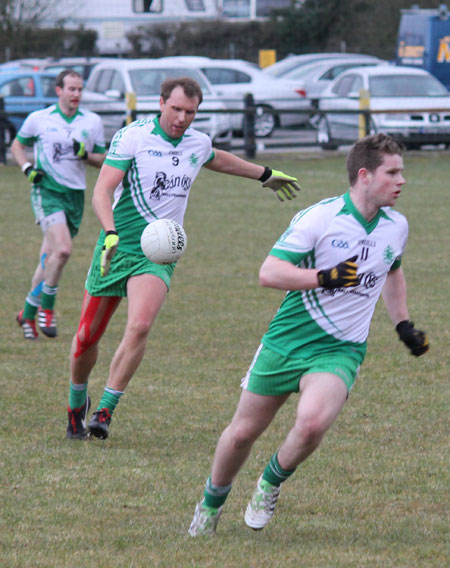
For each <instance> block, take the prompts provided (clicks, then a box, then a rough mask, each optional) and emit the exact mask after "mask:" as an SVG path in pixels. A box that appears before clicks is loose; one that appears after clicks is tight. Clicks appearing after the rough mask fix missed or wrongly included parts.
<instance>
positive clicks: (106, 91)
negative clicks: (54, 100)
mask: <svg viewBox="0 0 450 568" xmlns="http://www.w3.org/2000/svg"><path fill="white" fill-rule="evenodd" d="M187 76H188V77H192V78H193V79H195V80H196V81H197V82H198V83H199V85H200V86H201V88H202V91H203V102H202V104H201V105H200V109H199V111H198V113H197V115H196V117H195V119H194V122H193V127H194V128H196V129H197V130H199V131H200V132H204V133H205V134H208V135H209V137H210V138H211V140H212V142H213V144H214V145H215V146H216V147H222V148H229V146H230V144H231V137H232V130H231V121H230V117H229V115H228V114H226V113H225V112H223V113H222V112H221V111H225V110H226V109H225V105H224V104H223V102H222V101H221V100H220V99H219V98H218V97H217V95H216V94H215V92H214V90H213V88H212V87H211V85H210V84H209V82H208V80H207V79H206V78H205V77H204V76H203V75H202V73H201V72H200V71H197V70H196V69H192V68H187V67H186V66H183V65H180V64H176V63H171V62H167V61H165V62H164V61H162V60H158V59H116V60H109V61H107V62H104V63H99V64H97V65H96V66H95V67H94V69H93V70H92V72H91V74H90V76H89V79H88V81H87V83H86V87H85V89H84V90H83V96H82V105H83V106H84V107H86V108H89V109H90V110H92V111H94V112H98V113H99V114H100V116H101V118H102V121H103V126H104V130H105V138H106V141H107V142H110V141H111V139H112V137H113V136H114V134H115V132H116V131H117V130H119V129H120V128H122V126H124V125H125V124H126V122H127V115H128V116H129V115H130V111H129V110H128V109H129V108H130V105H127V101H131V100H132V99H133V98H134V97H135V103H136V104H135V106H136V109H135V115H134V116H135V118H136V119H140V118H148V117H150V116H152V115H153V116H154V115H156V114H157V113H158V112H159V99H160V87H161V83H162V82H163V81H164V80H165V79H167V78H169V77H187ZM209 111H211V112H209Z"/></svg>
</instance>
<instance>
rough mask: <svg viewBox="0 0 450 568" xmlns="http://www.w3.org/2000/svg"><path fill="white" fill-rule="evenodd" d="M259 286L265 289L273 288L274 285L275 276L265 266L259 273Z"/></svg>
mask: <svg viewBox="0 0 450 568" xmlns="http://www.w3.org/2000/svg"><path fill="white" fill-rule="evenodd" d="M259 284H260V285H261V286H262V287H263V288H272V287H273V285H274V282H273V276H272V274H271V271H270V270H267V268H266V267H265V266H264V265H263V266H262V267H261V270H260V271H259Z"/></svg>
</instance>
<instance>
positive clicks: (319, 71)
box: [283, 56, 387, 108]
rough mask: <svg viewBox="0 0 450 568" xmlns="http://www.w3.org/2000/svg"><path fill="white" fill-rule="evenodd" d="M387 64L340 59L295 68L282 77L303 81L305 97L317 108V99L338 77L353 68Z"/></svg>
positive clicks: (372, 59)
mask: <svg viewBox="0 0 450 568" xmlns="http://www.w3.org/2000/svg"><path fill="white" fill-rule="evenodd" d="M383 63H387V62H386V61H384V60H383V59H378V57H371V56H363V57H359V56H355V57H345V58H344V57H340V58H336V57H335V58H333V59H322V60H320V61H313V62H312V63H308V64H306V65H302V66H300V67H296V68H295V69H293V70H292V71H289V72H288V73H286V74H285V75H283V77H284V78H285V79H290V80H293V81H296V80H298V81H303V83H304V89H305V93H306V97H307V98H308V99H309V100H310V101H311V108H317V104H318V99H319V97H320V95H321V94H322V93H323V91H324V90H325V89H326V88H327V87H328V85H329V84H330V83H331V82H332V81H334V79H336V77H337V76H338V75H340V74H341V73H343V72H344V71H347V70H348V69H352V68H353V67H365V66H370V65H371V66H373V65H380V64H383Z"/></svg>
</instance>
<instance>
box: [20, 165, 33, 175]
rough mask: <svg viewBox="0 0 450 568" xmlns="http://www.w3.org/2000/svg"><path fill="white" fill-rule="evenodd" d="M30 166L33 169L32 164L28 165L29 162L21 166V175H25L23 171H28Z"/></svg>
mask: <svg viewBox="0 0 450 568" xmlns="http://www.w3.org/2000/svg"><path fill="white" fill-rule="evenodd" d="M30 166H31V167H33V164H30V162H25V163H24V165H23V166H22V173H25V170H26V169H28V168H29V167H30Z"/></svg>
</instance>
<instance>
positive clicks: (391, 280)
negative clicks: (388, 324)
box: [381, 267, 409, 326]
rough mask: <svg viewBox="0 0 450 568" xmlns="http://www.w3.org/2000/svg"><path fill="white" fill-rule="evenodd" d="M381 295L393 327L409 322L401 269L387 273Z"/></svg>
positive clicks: (404, 282)
mask: <svg viewBox="0 0 450 568" xmlns="http://www.w3.org/2000/svg"><path fill="white" fill-rule="evenodd" d="M381 294H382V296H383V301H384V303H385V305H386V309H387V311H388V314H389V317H390V318H391V320H392V323H393V324H394V326H396V325H397V324H398V323H399V322H401V321H403V320H409V314H408V308H407V305H406V280H405V275H404V273H403V270H402V268H401V267H400V268H397V269H396V270H391V271H390V272H389V273H388V275H387V277H386V282H385V283H384V286H383V290H382V291H381Z"/></svg>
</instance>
